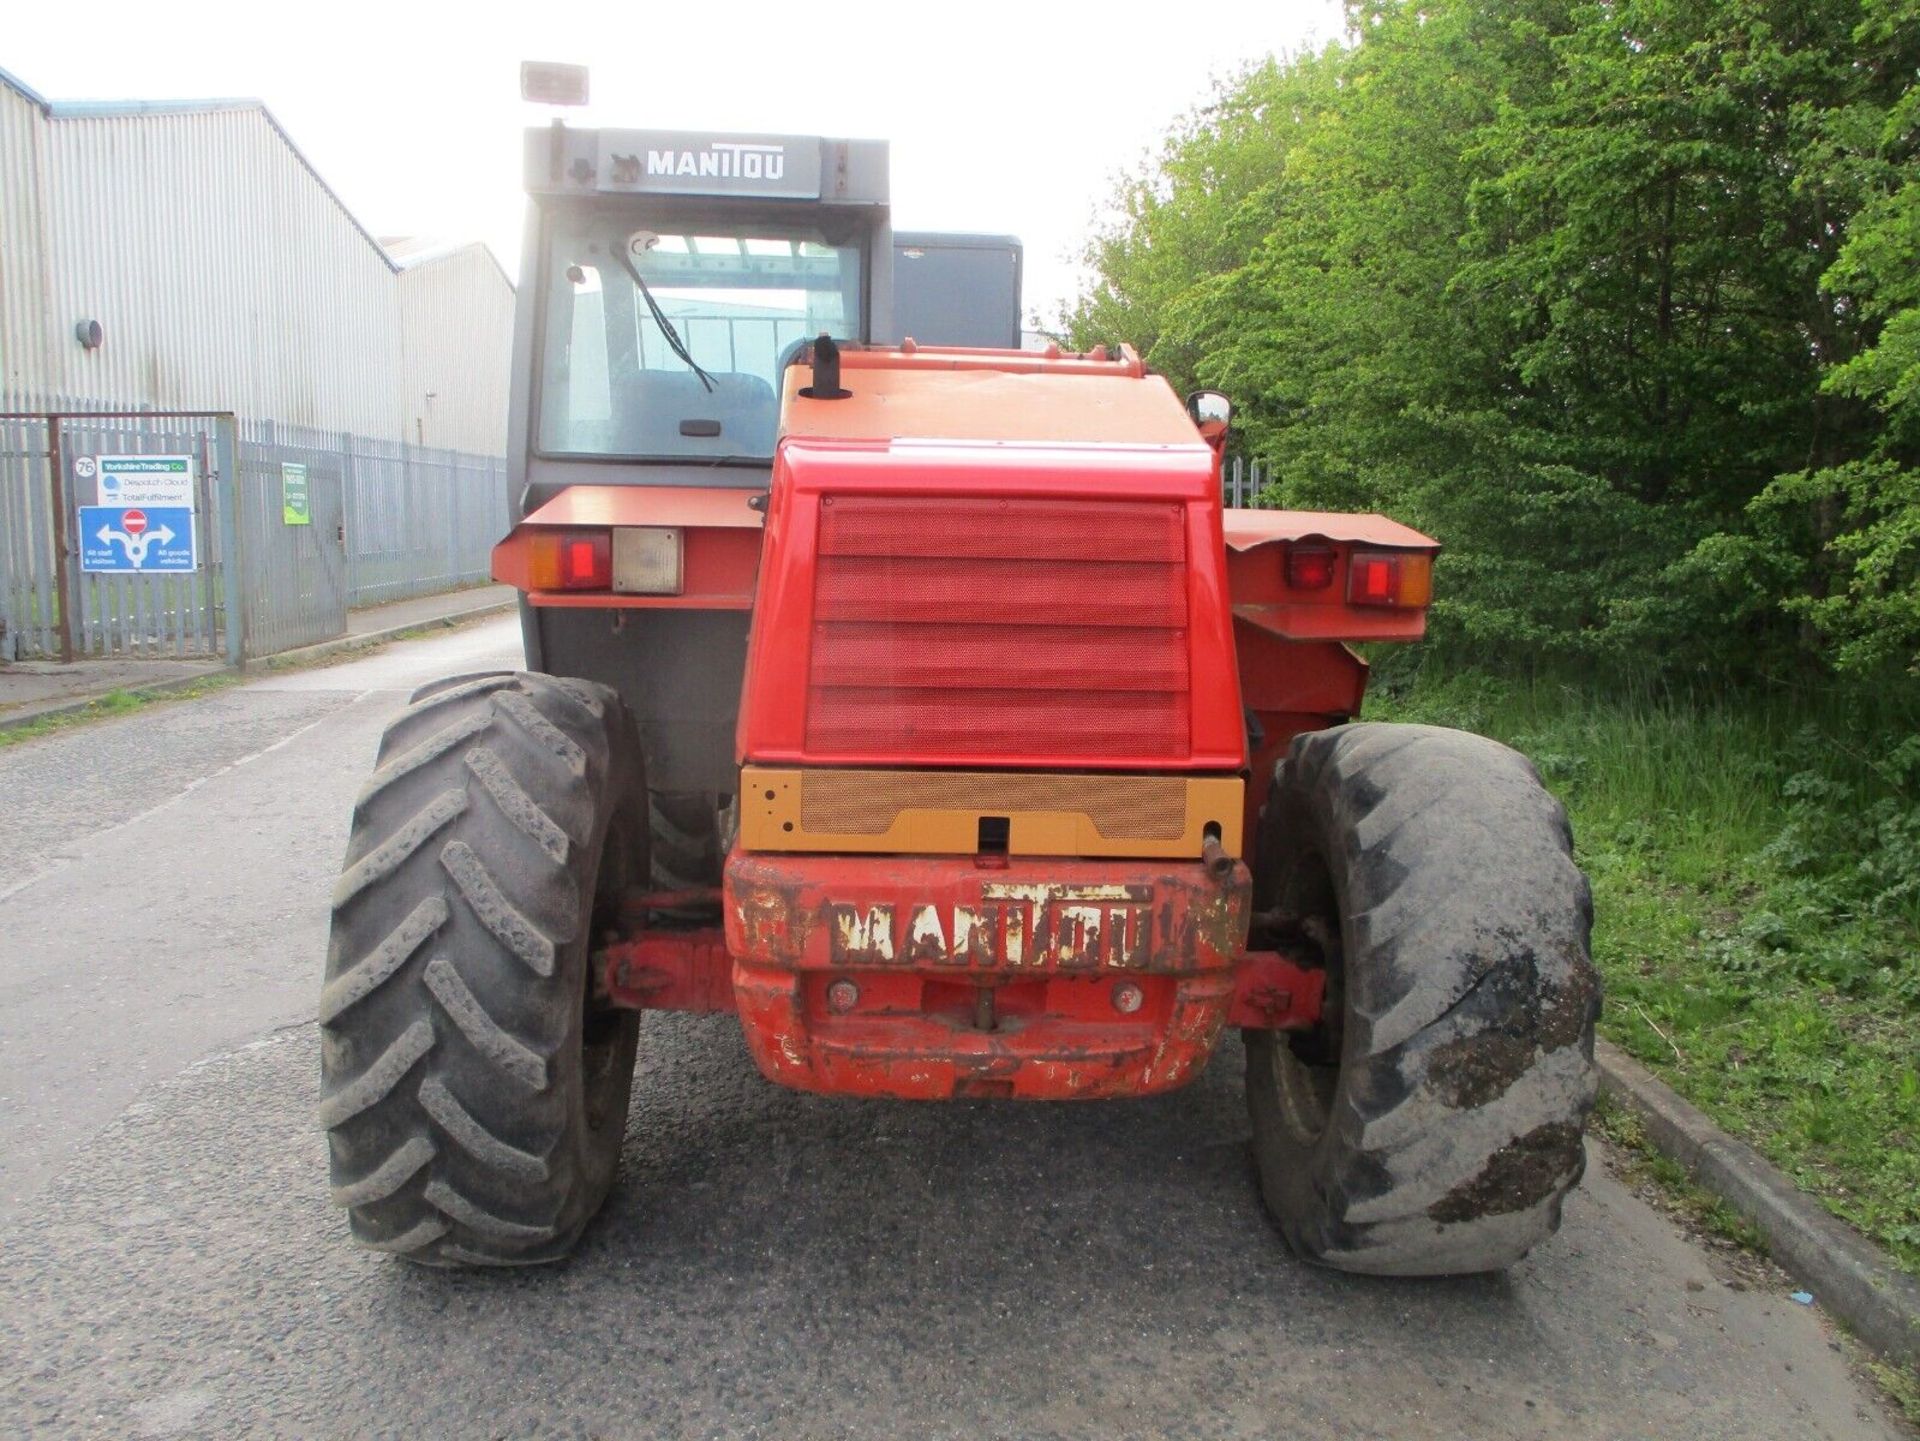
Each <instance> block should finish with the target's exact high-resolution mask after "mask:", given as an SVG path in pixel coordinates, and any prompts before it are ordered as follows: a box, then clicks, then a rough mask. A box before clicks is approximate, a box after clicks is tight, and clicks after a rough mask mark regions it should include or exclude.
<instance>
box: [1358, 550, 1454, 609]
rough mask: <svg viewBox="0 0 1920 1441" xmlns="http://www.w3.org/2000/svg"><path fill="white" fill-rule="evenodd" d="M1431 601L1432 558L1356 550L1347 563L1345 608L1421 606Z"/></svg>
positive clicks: (1397, 552) (1404, 552) (1393, 552)
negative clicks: (1359, 606)
mask: <svg viewBox="0 0 1920 1441" xmlns="http://www.w3.org/2000/svg"><path fill="white" fill-rule="evenodd" d="M1432 599H1433V557H1432V556H1430V555H1419V554H1415V553H1412V552H1408V551H1395V550H1360V551H1355V552H1354V554H1353V559H1352V560H1351V561H1349V562H1348V563H1347V603H1348V604H1349V605H1391V606H1422V605H1426V604H1427V603H1428V602H1430V601H1431V600H1432Z"/></svg>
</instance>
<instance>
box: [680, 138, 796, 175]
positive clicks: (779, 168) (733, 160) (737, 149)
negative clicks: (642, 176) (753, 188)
mask: <svg viewBox="0 0 1920 1441" xmlns="http://www.w3.org/2000/svg"><path fill="white" fill-rule="evenodd" d="M786 173H787V150H786V147H785V146H784V145H749V144H744V143H742V142H739V141H732V140H716V141H714V142H712V144H710V145H709V146H708V147H707V148H706V149H705V150H702V151H695V150H649V151H648V152H647V174H649V175H693V176H718V177H720V178H721V179H726V180H779V179H782V178H784V177H785V175H786Z"/></svg>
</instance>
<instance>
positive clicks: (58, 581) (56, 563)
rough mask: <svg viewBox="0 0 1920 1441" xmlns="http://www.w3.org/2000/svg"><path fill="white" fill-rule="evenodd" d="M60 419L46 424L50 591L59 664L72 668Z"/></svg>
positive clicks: (64, 481) (71, 598) (71, 632)
mask: <svg viewBox="0 0 1920 1441" xmlns="http://www.w3.org/2000/svg"><path fill="white" fill-rule="evenodd" d="M60 450H61V447H60V417H59V416H57V415H55V416H50V417H49V418H48V420H47V480H48V498H49V500H50V501H51V502H52V507H53V508H52V510H51V511H50V512H49V515H48V519H49V520H51V521H52V523H53V591H54V595H55V597H56V598H57V599H58V600H59V603H60V660H61V663H62V664H64V665H72V664H73V597H72V596H71V595H70V594H68V591H67V580H68V576H67V464H66V460H65V458H64V457H63V456H62V455H61V453H60Z"/></svg>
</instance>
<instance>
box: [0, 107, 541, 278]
mask: <svg viewBox="0 0 1920 1441" xmlns="http://www.w3.org/2000/svg"><path fill="white" fill-rule="evenodd" d="M0 84H5V85H6V86H7V87H9V88H10V89H13V90H16V91H18V92H19V93H20V94H21V95H23V96H25V97H26V98H27V99H28V100H30V101H32V102H33V103H34V104H35V105H38V106H39V107H40V109H41V111H42V113H44V114H45V115H46V116H47V118H48V119H50V120H120V119H128V118H147V117H151V118H154V119H174V118H178V117H180V116H186V115H230V114H245V113H250V112H252V113H258V114H259V116H260V118H261V119H263V120H265V121H266V122H267V124H268V126H269V127H271V128H272V130H273V133H274V134H275V135H276V136H278V137H279V139H280V143H281V144H283V145H285V146H286V147H287V149H288V151H289V152H291V154H292V155H293V158H294V159H295V160H297V161H298V162H299V163H300V165H301V167H302V168H303V169H305V170H306V172H307V174H309V175H311V176H312V177H313V179H314V183H315V184H317V185H318V186H319V187H320V188H321V189H322V190H323V191H325V192H326V195H327V198H328V199H329V200H331V201H332V202H333V203H334V205H335V206H336V207H338V208H339V211H340V213H341V214H342V215H344V216H345V217H346V219H347V223H348V224H349V225H351V226H352V227H353V228H354V229H355V230H357V231H359V232H360V234H361V235H362V236H363V237H364V238H365V240H366V242H367V244H368V245H370V246H372V247H373V249H374V250H375V252H376V253H378V255H379V256H380V259H381V260H382V262H384V263H385V265H386V266H387V268H388V269H389V270H392V271H393V272H395V273H396V274H398V273H399V270H400V266H399V265H398V264H397V263H396V262H395V261H394V258H393V257H392V256H391V255H389V254H388V253H387V250H386V248H385V247H384V246H382V245H381V243H380V242H379V241H378V240H376V239H374V236H373V232H372V231H370V230H368V229H367V227H366V226H365V225H363V224H361V223H360V217H359V216H357V215H355V214H354V213H353V211H351V210H350V209H348V208H347V203H346V202H345V201H344V200H342V199H341V198H340V193H339V192H338V191H337V190H335V189H334V188H333V187H332V186H331V185H329V184H327V181H326V178H325V177H324V176H322V175H321V174H320V172H319V171H318V170H317V169H315V168H314V164H313V162H312V161H311V160H309V159H307V157H306V153H305V152H304V151H302V150H301V149H300V147H299V146H298V145H296V144H294V143H293V137H292V136H291V135H289V134H288V133H287V130H286V127H285V126H283V125H282V124H281V123H280V122H279V121H278V120H277V119H275V118H274V114H273V112H272V111H271V110H269V109H268V108H267V105H266V102H265V101H264V100H252V99H246V98H232V99H217V100H48V99H47V98H46V97H45V96H43V95H42V94H40V92H39V91H37V90H35V89H34V88H33V87H32V86H30V85H28V84H27V83H26V82H25V81H23V80H21V79H20V78H19V77H18V76H16V75H12V74H10V73H8V72H7V71H5V70H0ZM497 263H498V262H496V264H497ZM502 273H503V274H504V272H502Z"/></svg>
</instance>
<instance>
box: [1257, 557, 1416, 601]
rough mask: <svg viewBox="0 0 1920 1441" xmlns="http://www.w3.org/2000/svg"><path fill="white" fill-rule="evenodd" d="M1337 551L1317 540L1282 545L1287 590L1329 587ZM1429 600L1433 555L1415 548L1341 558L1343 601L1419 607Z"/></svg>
mask: <svg viewBox="0 0 1920 1441" xmlns="http://www.w3.org/2000/svg"><path fill="white" fill-rule="evenodd" d="M1339 571H1340V552H1339V550H1337V549H1336V548H1335V547H1334V546H1332V545H1328V544H1325V543H1322V542H1317V541H1295V542H1294V543H1293V544H1292V545H1289V546H1288V547H1287V588H1288V589H1289V590H1297V591H1306V592H1312V591H1321V590H1331V589H1333V585H1334V580H1335V578H1336V577H1337V576H1338V575H1339ZM1432 599H1433V557H1432V556H1430V555H1424V554H1421V553H1419V552H1417V551H1404V550H1356V551H1354V552H1353V554H1352V555H1351V556H1350V557H1348V560H1347V603H1348V604H1349V605H1380V606H1403V607H1413V606H1423V605H1426V604H1428V603H1429V602H1431V601H1432Z"/></svg>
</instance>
